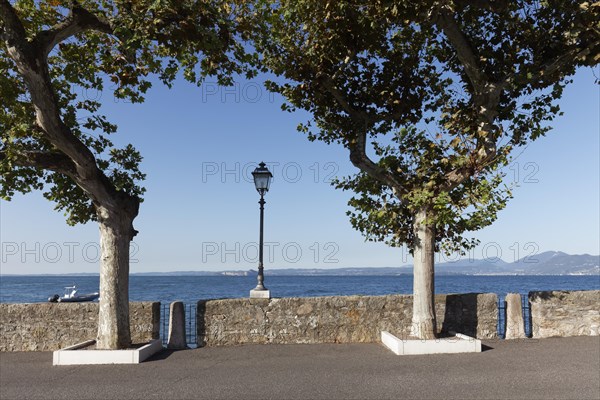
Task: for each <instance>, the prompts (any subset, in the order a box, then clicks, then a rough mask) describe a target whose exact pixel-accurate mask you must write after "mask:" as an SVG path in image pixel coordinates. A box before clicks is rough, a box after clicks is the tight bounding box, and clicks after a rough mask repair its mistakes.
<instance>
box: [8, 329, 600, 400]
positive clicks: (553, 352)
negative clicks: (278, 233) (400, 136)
mask: <svg viewBox="0 0 600 400" xmlns="http://www.w3.org/2000/svg"><path fill="white" fill-rule="evenodd" d="M484 344H485V345H486V351H484V352H482V353H471V354H451V355H425V356H396V355H394V354H393V353H392V352H390V351H389V350H387V349H386V348H384V347H383V346H382V345H380V344H352V345H342V344H319V345H247V346H236V347H220V348H200V349H193V350H182V351H174V352H173V351H164V352H162V353H160V354H158V355H156V356H154V357H153V358H151V359H149V360H147V361H146V362H144V363H142V364H139V365H103V366H52V353H50V352H38V353H36V352H32V353H0V399H1V400H9V399H78V400H79V399H103V400H108V399H155V398H156V399H391V398H394V399H578V400H579V399H595V400H599V399H600V337H574V338H552V339H539V340H531V339H529V340H516V341H508V340H497V341H484Z"/></svg>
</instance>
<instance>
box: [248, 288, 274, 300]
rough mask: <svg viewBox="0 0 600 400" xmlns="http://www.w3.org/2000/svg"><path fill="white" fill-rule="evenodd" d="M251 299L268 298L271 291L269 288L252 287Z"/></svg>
mask: <svg viewBox="0 0 600 400" xmlns="http://www.w3.org/2000/svg"><path fill="white" fill-rule="evenodd" d="M250 298H251V299H270V298H271V291H270V290H269V289H252V290H251V291H250Z"/></svg>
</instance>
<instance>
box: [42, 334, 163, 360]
mask: <svg viewBox="0 0 600 400" xmlns="http://www.w3.org/2000/svg"><path fill="white" fill-rule="evenodd" d="M95 343H96V341H95V340H88V341H87V342H83V343H79V344H76V345H74V346H70V347H66V348H64V349H61V350H56V351H55V352H54V353H53V354H52V365H93V364H139V363H141V362H143V361H144V360H146V359H147V358H149V357H151V356H153V355H154V354H156V353H158V352H159V351H161V350H162V349H163V346H162V341H161V340H160V339H155V340H151V341H150V342H149V343H148V344H146V345H144V346H142V347H140V348H138V349H126V350H86V349H85V348H86V347H89V346H91V345H93V344H95Z"/></svg>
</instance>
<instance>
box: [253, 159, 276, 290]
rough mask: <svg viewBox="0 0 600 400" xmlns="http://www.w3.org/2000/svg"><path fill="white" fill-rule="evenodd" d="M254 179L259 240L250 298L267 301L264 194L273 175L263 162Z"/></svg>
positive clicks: (254, 173) (259, 165) (254, 174)
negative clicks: (258, 197) (256, 267)
mask: <svg viewBox="0 0 600 400" xmlns="http://www.w3.org/2000/svg"><path fill="white" fill-rule="evenodd" d="M252 176H253V177H254V186H256V191H257V192H258V193H259V194H260V200H259V202H258V204H260V239H259V244H258V277H257V279H258V284H257V285H256V287H255V288H254V289H252V290H251V291H250V298H260V299H268V298H270V297H271V292H270V291H269V290H268V289H267V288H265V285H264V281H265V276H264V272H263V271H264V267H263V228H264V217H265V198H264V196H265V193H267V192H268V191H269V185H270V184H271V178H273V174H271V171H269V170H268V169H267V166H266V165H265V163H264V162H261V163H260V164H258V167H257V168H256V169H255V170H254V171H252Z"/></svg>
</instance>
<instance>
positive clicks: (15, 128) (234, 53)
mask: <svg viewBox="0 0 600 400" xmlns="http://www.w3.org/2000/svg"><path fill="white" fill-rule="evenodd" d="M1 8H2V14H1V15H2V18H0V36H1V37H2V45H1V46H0V98H2V106H1V107H0V183H1V188H0V196H1V197H2V198H3V199H5V200H9V199H10V198H11V197H12V196H13V195H14V194H15V193H17V192H20V193H27V192H29V191H31V190H43V191H44V192H43V193H44V196H45V197H46V198H47V199H49V200H52V201H54V202H55V204H56V208H57V209H59V210H62V211H64V212H65V214H66V216H67V222H68V223H69V224H76V223H84V222H86V221H89V220H95V219H96V218H97V215H96V211H95V207H94V194H93V193H90V192H89V191H86V189H85V187H84V186H85V185H83V186H82V181H83V180H85V179H88V178H89V177H88V178H86V177H82V176H81V173H80V171H77V169H76V168H75V167H74V165H73V163H74V161H73V159H72V157H69V155H67V154H65V152H64V151H63V149H61V148H60V146H57V143H56V141H53V140H52V139H51V137H52V134H51V132H47V131H46V130H45V128H44V127H43V126H41V124H40V121H39V118H40V117H39V115H38V113H36V112H37V111H39V109H40V105H39V104H35V102H34V101H32V96H31V89H32V88H31V87H30V85H29V86H28V83H27V81H26V79H25V76H26V74H27V72H26V71H24V70H23V67H22V66H20V65H18V63H17V61H20V62H27V61H31V60H15V57H14V54H9V47H11V46H17V47H19V46H20V47H26V48H27V49H26V51H24V54H29V55H30V56H31V57H32V60H33V59H35V60H36V61H35V62H33V63H31V64H34V65H35V64H36V63H37V64H38V65H37V68H39V69H41V70H44V69H47V73H48V74H49V78H50V80H51V91H52V95H51V96H52V97H53V98H52V101H53V102H54V103H55V104H56V106H57V108H58V109H59V110H60V116H59V119H60V123H62V124H64V126H65V127H66V128H67V130H66V131H64V132H66V135H67V136H69V139H70V140H71V139H72V140H73V141H74V142H79V144H80V145H82V147H79V149H81V152H83V153H86V155H88V156H91V157H92V160H93V161H92V162H93V163H95V168H94V169H96V170H97V171H98V176H99V177H100V178H99V179H100V180H102V181H104V182H105V183H106V184H107V185H108V186H111V187H112V188H113V189H114V190H115V191H116V192H121V193H124V194H125V195H126V196H131V197H134V198H140V197H141V195H142V194H143V193H144V188H143V187H142V186H141V185H140V182H141V181H142V180H143V179H144V177H145V175H144V173H143V172H142V171H141V170H140V162H141V160H142V157H141V155H140V153H139V152H138V151H137V150H136V149H135V148H134V147H133V145H131V144H128V145H125V146H124V147H121V148H118V147H116V146H115V145H114V144H113V142H112V140H111V135H113V134H114V133H115V132H116V131H117V126H116V125H114V124H113V123H111V122H110V120H109V118H107V116H106V115H104V114H103V113H102V104H101V102H100V99H98V98H96V97H97V96H96V93H103V94H104V95H106V93H109V95H110V94H112V95H113V96H114V98H115V99H116V101H128V102H133V103H139V102H143V101H144V96H145V95H146V93H147V92H148V90H149V89H150V87H151V86H152V78H151V77H152V76H158V77H159V79H160V81H162V82H163V83H164V84H166V85H169V86H170V85H171V84H172V83H173V81H174V80H175V79H176V78H177V77H178V76H179V75H182V76H183V77H184V78H185V79H186V80H188V81H191V82H195V83H197V84H201V83H202V81H203V79H204V78H205V77H206V76H209V75H211V76H216V77H217V78H218V80H219V82H220V83H222V84H225V85H226V84H231V83H232V75H233V74H235V73H246V74H250V75H251V74H253V72H252V71H251V70H250V69H248V68H247V64H245V62H246V61H250V56H249V55H248V54H246V52H245V51H244V48H243V46H242V45H241V44H240V42H239V41H238V40H237V38H238V37H239V36H240V35H241V34H243V33H242V32H241V31H240V30H239V29H238V26H237V24H236V22H235V20H234V19H233V11H234V10H233V6H232V5H231V4H230V2H225V1H220V0H197V1H194V0H185V1H177V0H156V1H155V0H136V1H128V0H115V1H108V0H99V1H93V0H80V1H59V0H43V1H33V0H19V1H15V2H14V3H13V4H10V3H9V2H8V1H6V0H2V4H1ZM21 27H22V28H21ZM21 29H22V30H23V36H25V38H26V41H24V42H23V43H18V42H16V41H15V40H16V39H15V37H17V36H19V35H18V33H19V31H20V30H21ZM15 30H16V31H15ZM15 32H16V33H15ZM35 89H38V88H37V87H36V88H35ZM111 92H112V93H111ZM87 93H90V94H92V95H91V96H88V95H87ZM49 133H50V135H49ZM86 149H87V150H86ZM88 151H89V154H87V152H88Z"/></svg>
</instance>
